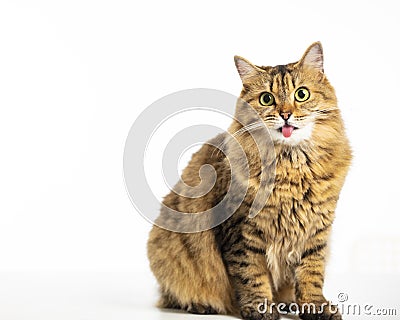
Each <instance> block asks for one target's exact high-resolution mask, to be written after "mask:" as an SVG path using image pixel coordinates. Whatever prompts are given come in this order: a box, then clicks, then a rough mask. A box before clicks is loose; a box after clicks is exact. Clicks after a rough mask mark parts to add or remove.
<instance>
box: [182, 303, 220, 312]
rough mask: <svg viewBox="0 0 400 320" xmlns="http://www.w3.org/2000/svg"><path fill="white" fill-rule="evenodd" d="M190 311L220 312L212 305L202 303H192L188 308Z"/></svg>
mask: <svg viewBox="0 0 400 320" xmlns="http://www.w3.org/2000/svg"><path fill="white" fill-rule="evenodd" d="M186 311H187V312H189V313H195V314H217V313H218V312H217V311H216V310H215V309H214V308H213V307H211V306H208V305H207V306H206V305H202V304H200V303H191V304H190V305H188V307H187V308H186Z"/></svg>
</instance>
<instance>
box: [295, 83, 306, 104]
mask: <svg viewBox="0 0 400 320" xmlns="http://www.w3.org/2000/svg"><path fill="white" fill-rule="evenodd" d="M309 97H310V91H308V89H306V88H304V87H302V88H298V89H297V90H296V92H295V93H294V98H295V99H296V100H297V101H298V102H304V101H306V100H308V98H309Z"/></svg>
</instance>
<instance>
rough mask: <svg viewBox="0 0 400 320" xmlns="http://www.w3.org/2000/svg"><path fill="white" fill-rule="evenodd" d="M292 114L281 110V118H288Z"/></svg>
mask: <svg viewBox="0 0 400 320" xmlns="http://www.w3.org/2000/svg"><path fill="white" fill-rule="evenodd" d="M291 115H292V114H291V113H290V112H281V117H282V118H283V120H288V119H289V118H290V116H291Z"/></svg>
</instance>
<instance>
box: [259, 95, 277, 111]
mask: <svg viewBox="0 0 400 320" xmlns="http://www.w3.org/2000/svg"><path fill="white" fill-rule="evenodd" d="M274 102H275V98H274V96H273V95H272V94H271V93H269V92H264V93H263V94H261V96H260V103H261V105H263V106H265V107H268V106H271V105H273V104H274Z"/></svg>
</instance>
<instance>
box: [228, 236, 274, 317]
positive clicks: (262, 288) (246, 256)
mask: <svg viewBox="0 0 400 320" xmlns="http://www.w3.org/2000/svg"><path fill="white" fill-rule="evenodd" d="M238 237H239V239H236V241H235V242H236V243H233V244H232V246H231V247H230V248H229V249H228V250H227V251H225V252H223V257H224V260H225V263H226V266H227V270H228V274H229V276H230V278H231V281H232V283H233V286H234V290H235V296H236V299H237V302H238V305H239V308H240V314H241V316H242V318H243V319H245V320H250V319H251V320H276V319H279V313H278V311H277V310H276V308H275V307H274V304H273V287H272V282H271V278H270V273H269V271H268V268H267V264H266V259H265V250H264V249H262V247H261V246H259V245H257V243H256V241H252V240H251V239H250V238H247V237H245V236H243V235H241V236H238ZM271 304H272V305H271Z"/></svg>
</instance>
